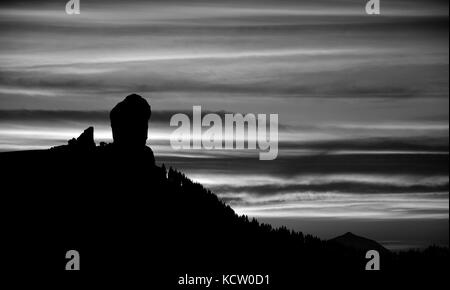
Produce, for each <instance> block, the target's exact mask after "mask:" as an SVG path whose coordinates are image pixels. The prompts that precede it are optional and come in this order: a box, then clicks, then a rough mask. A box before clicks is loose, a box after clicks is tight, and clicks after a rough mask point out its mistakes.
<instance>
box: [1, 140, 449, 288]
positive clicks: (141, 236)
mask: <svg viewBox="0 0 450 290" xmlns="http://www.w3.org/2000/svg"><path fill="white" fill-rule="evenodd" d="M145 156H146V154H145V153H142V154H137V155H132V154H131V155H123V154H122V153H119V152H115V151H114V149H113V148H108V146H104V147H96V148H93V149H92V150H87V151H83V150H81V151H78V150H77V149H75V148H70V147H67V148H57V149H53V150H48V151H31V152H20V153H19V152H18V153H3V154H0V162H1V164H2V172H1V176H2V180H3V181H2V207H3V208H4V211H3V213H4V217H3V224H4V226H5V227H4V230H3V239H4V240H6V244H7V245H8V246H7V256H8V257H9V258H10V259H9V260H8V262H9V264H8V265H7V266H8V270H9V271H17V272H22V273H23V272H24V271H25V272H44V273H51V272H58V273H60V274H63V273H64V271H65V270H64V269H65V265H66V262H67V260H66V258H65V253H66V252H67V251H68V250H71V249H76V250H78V251H79V253H80V264H81V265H80V266H81V269H82V271H81V272H80V273H83V274H86V275H94V276H95V277H97V275H100V274H101V273H103V274H108V275H107V276H108V277H111V278H112V277H116V278H118V277H124V276H127V275H131V276H132V277H140V278H143V279H149V280H148V281H152V283H156V281H158V282H159V283H161V284H172V285H173V286H176V283H177V281H178V280H177V277H178V276H182V275H184V274H186V273H189V274H195V273H205V274H207V273H218V274H221V273H238V274H247V273H249V274H251V273H254V274H264V275H271V280H272V281H271V282H272V283H296V282H299V281H298V280H297V279H300V278H301V277H305V276H306V277H305V278H307V277H310V275H316V274H318V273H322V274H324V273H345V274H346V275H350V276H352V275H367V273H365V271H364V268H365V264H366V262H367V260H366V259H365V250H367V249H361V248H360V249H357V248H350V247H345V246H342V245H341V244H338V243H333V241H328V242H327V241H322V240H319V239H318V238H315V237H312V236H309V235H304V234H302V233H294V232H290V231H288V230H286V229H273V228H272V227H270V226H268V225H264V224H259V223H258V222H257V221H255V220H249V219H248V218H246V217H244V216H237V215H236V214H235V213H234V211H233V210H232V209H231V208H230V207H229V206H227V205H225V204H224V203H222V202H221V201H220V200H219V199H218V198H217V197H216V196H215V195H214V194H213V193H211V192H209V191H208V190H206V189H204V188H203V187H202V186H201V185H200V184H195V183H193V182H191V181H190V180H189V179H188V178H186V177H185V176H184V175H183V174H181V173H179V172H177V171H174V170H171V169H170V170H169V171H168V172H167V171H166V170H165V169H164V168H161V167H158V166H155V165H154V164H152V162H153V161H152V160H148V159H146V158H145ZM152 157H153V156H152V155H149V156H147V158H150V159H151V158H152ZM373 247H376V246H373ZM373 247H372V248H373ZM379 250H380V252H381V265H382V266H381V272H384V273H388V274H390V275H391V274H395V275H396V274H399V273H420V275H431V276H434V275H441V274H442V273H443V272H444V269H448V250H445V249H439V248H430V249H428V250H427V252H422V253H410V254H405V253H404V254H402V255H397V254H392V253H389V252H388V251H383V249H379ZM113 273H117V274H118V275H120V276H114V275H113ZM66 275H67V274H66ZM110 275H112V276H110ZM324 275H325V274H324ZM144 277H145V278H144ZM136 279H138V278H136ZM302 280H303V279H302Z"/></svg>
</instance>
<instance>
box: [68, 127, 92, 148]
mask: <svg viewBox="0 0 450 290" xmlns="http://www.w3.org/2000/svg"><path fill="white" fill-rule="evenodd" d="M68 145H69V147H72V148H75V149H76V150H81V151H92V150H94V149H95V146H96V145H95V142H94V127H89V128H87V129H86V130H84V132H83V133H81V135H80V136H79V137H78V138H77V139H75V138H72V139H71V140H69V142H68Z"/></svg>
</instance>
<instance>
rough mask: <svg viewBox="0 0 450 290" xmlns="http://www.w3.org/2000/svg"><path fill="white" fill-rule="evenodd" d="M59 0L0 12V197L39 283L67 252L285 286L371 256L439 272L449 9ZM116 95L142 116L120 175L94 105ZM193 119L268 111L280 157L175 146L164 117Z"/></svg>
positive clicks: (103, 117)
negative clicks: (264, 276) (34, 252)
mask: <svg viewBox="0 0 450 290" xmlns="http://www.w3.org/2000/svg"><path fill="white" fill-rule="evenodd" d="M66 2H67V1H56V0H55V1H51V0H47V1H2V2H1V3H0V24H1V25H0V152H1V153H0V166H1V173H2V175H1V176H0V178H1V180H2V181H1V184H2V186H3V188H2V189H0V192H1V195H3V196H2V198H4V199H5V204H7V206H8V207H9V209H14V210H12V212H11V213H9V212H7V213H8V215H9V217H8V219H7V224H8V229H10V230H11V231H13V232H14V233H15V235H16V237H18V238H19V240H20V242H18V241H16V240H15V239H12V240H11V241H13V244H16V245H20V246H18V249H19V250H17V251H18V252H16V254H17V255H19V256H20V257H22V258H21V259H26V253H19V252H21V250H20V249H23V248H29V247H30V245H32V244H33V241H35V239H36V243H35V246H33V247H36V248H40V247H43V249H46V250H42V251H41V252H40V255H41V256H42V257H45V254H44V253H49V256H48V257H50V258H48V259H47V262H48V263H46V266H48V267H49V269H53V267H56V268H58V266H55V265H59V263H60V262H55V261H59V259H61V260H62V263H64V256H62V257H60V253H62V252H64V251H67V250H68V249H70V248H71V247H77V246H80V247H81V248H83V249H85V253H86V252H88V253H89V254H87V256H88V257H89V258H88V259H87V260H88V261H91V263H90V262H87V261H86V260H84V261H83V262H84V263H85V264H84V266H85V267H86V268H89V267H91V268H90V269H91V270H92V269H94V268H96V267H101V266H100V265H103V264H104V265H106V264H107V265H109V266H111V267H112V264H113V263H103V264H102V263H101V261H105V260H108V259H109V258H110V257H109V256H108V255H107V254H105V253H106V252H108V251H113V249H117V248H118V245H123V246H124V248H126V249H129V251H131V252H127V250H124V248H122V250H124V251H122V250H120V251H118V255H122V256H121V258H120V259H119V260H120V261H121V263H120V264H121V266H120V267H119V269H124V268H127V267H125V266H123V265H125V264H126V265H127V266H129V268H128V269H126V270H130V269H133V266H132V265H134V266H135V268H138V269H140V270H142V271H145V270H143V269H145V267H147V266H148V265H147V264H145V265H144V263H142V260H146V258H148V259H149V260H151V259H152V258H151V257H154V259H155V261H157V263H159V264H161V265H166V266H167V267H169V266H168V265H170V263H169V262H168V261H171V262H173V261H181V262H179V263H178V264H179V267H178V268H176V271H175V272H176V274H180V275H181V274H183V273H184V272H183V271H185V270H186V269H187V268H189V267H191V269H193V271H208V266H207V265H211V269H212V270H211V271H218V272H220V271H237V272H239V271H240V270H241V271H244V272H245V271H247V270H249V269H250V270H251V269H255V267H256V268H258V270H261V271H262V272H264V271H267V272H273V273H278V274H280V273H282V274H283V273H284V275H285V277H295V275H296V273H297V272H296V271H297V270H298V269H302V270H305V269H308V270H310V272H315V270H320V269H322V270H324V271H325V270H330V271H333V269H336V268H339V267H341V268H342V269H348V270H349V271H356V272H358V271H363V270H364V265H365V262H366V261H367V260H366V259H365V257H364V254H365V251H366V250H368V248H367V245H372V246H373V247H377V248H378V250H379V251H380V252H381V253H382V256H383V257H384V256H386V257H387V258H383V259H382V260H383V261H387V262H386V263H385V264H384V265H386V268H387V269H389V271H394V272H395V271H405V269H412V268H414V269H416V270H420V271H421V270H425V269H428V270H430V269H431V268H432V269H434V270H435V269H438V268H447V267H448V245H449V230H448V229H449V228H448V226H449V223H448V222H449V175H448V174H449V173H448V161H449V160H448V147H449V81H448V79H449V46H448V43H449V33H448V11H449V10H448V8H449V6H448V2H447V1H440V0H432V1H414V0H404V1H402V0H385V1H383V0H381V14H380V15H367V14H366V13H365V2H366V1H362V0H361V1H351V0H342V1H331V0H320V1H313V0H305V1H294V0H262V1H256V0H245V1H220V0H209V1H182V0H173V1H172V0H168V1H140V0H132V1H126V3H125V1H116V0H112V1H97V0H84V1H83V0H81V1H80V3H81V11H80V12H81V13H80V14H79V15H67V14H66V12H65V5H66ZM132 93H136V94H138V95H140V96H142V97H143V98H144V99H145V101H146V102H148V103H149V104H150V105H151V118H150V122H149V124H148V130H147V128H145V130H144V131H145V132H147V134H146V136H147V137H148V138H147V137H146V138H145V139H146V141H144V143H143V144H141V143H142V142H141V141H142V139H140V140H141V141H140V142H139V144H140V145H139V146H138V147H139V148H141V147H142V146H145V145H147V147H145V148H149V149H148V150H147V149H142V150H144V151H145V152H144V153H142V152H141V153H142V154H143V155H139V154H137V153H136V154H135V155H134V159H133V158H132V160H131V161H130V160H128V158H127V157H124V156H129V154H130V152H136V147H135V146H134V145H133V146H131V147H130V146H126V150H122V149H121V150H116V149H114V148H116V147H117V146H115V145H113V144H114V143H116V144H117V140H116V139H117V138H114V140H113V131H112V129H111V120H110V111H111V109H112V108H114V107H115V106H116V105H117V104H118V103H119V102H122V101H123V100H124V99H125V97H126V96H128V95H130V94H132ZM142 106H143V105H140V106H138V107H139V108H142ZM193 106H201V107H202V110H203V111H204V113H205V114H206V113H217V114H218V115H223V114H225V113H227V112H230V113H243V114H245V113H255V114H258V113H261V114H278V116H279V124H278V128H279V144H278V150H279V152H278V156H277V158H276V159H275V160H271V161H261V160H259V158H258V151H257V150H247V149H246V150H192V149H189V150H174V149H173V148H172V147H171V146H170V140H169V139H170V135H171V133H172V132H173V130H174V128H173V127H170V126H169V122H170V119H171V117H172V116H173V115H175V114H178V113H185V114H187V115H189V116H190V115H192V108H193ZM144 107H145V105H144ZM138 115H139V114H137V113H136V115H135V114H134V113H132V114H130V115H129V118H134V117H136V116H138ZM123 119H124V120H128V119H127V117H123ZM147 121H148V120H147ZM126 122H127V121H125V123H126ZM127 124H128V123H127ZM140 124H142V122H141V123H140ZM90 127H93V128H90ZM125 127H126V128H127V130H125V131H121V132H129V131H130V130H131V131H132V132H131V133H124V134H125V136H127V138H122V139H121V140H129V138H128V137H129V136H136V135H135V133H136V132H141V133H136V134H138V135H139V134H143V133H142V132H143V130H142V128H141V127H139V128H136V127H135V126H128V125H127V126H125ZM87 128H90V129H87ZM86 129H87V130H86ZM85 130H86V131H85ZM135 131H136V132H135ZM82 132H84V133H83V135H82V136H81V137H80V138H78V140H77V139H76V138H77V137H78V136H79V135H80V134H81V133H82ZM115 137H116V136H115ZM200 137H201V136H192V139H196V138H200ZM72 138H75V139H72ZM141 138H143V137H141ZM225 138H232V137H230V136H225ZM71 139H72V140H71ZM131 139H133V138H131ZM69 140H71V141H69ZM68 141H69V142H68ZM119 143H120V141H119ZM141 145H142V146H141ZM50 148H52V149H50ZM150 148H151V149H150ZM139 150H141V149H139ZM139 150H137V151H139ZM19 151H21V152H19ZM22 151H23V152H22ZM163 164H164V166H165V168H166V169H163V168H162V165H163ZM169 168H172V169H171V170H169ZM7 201H9V202H10V204H9V205H8V203H7ZM62 205H65V206H62ZM253 218H256V220H255V221H253V222H252V219H253ZM71 229H75V230H73V231H72V230H71ZM291 230H292V231H294V233H291V232H290V231H291ZM73 233H76V234H75V235H72V234H73ZM346 233H347V234H346ZM91 237H95V239H93V238H91ZM188 237H189V238H188ZM72 238H73V239H72ZM180 239H181V240H183V241H184V242H185V243H184V244H183V243H182V244H180V245H179V248H177V249H174V247H173V245H174V244H173V243H170V242H169V243H168V242H167V241H174V240H177V241H179V240H180ZM50 240H51V241H52V242H51V243H50V242H49V241H50ZM200 241H205V242H204V243H200ZM375 241H376V242H375ZM91 242H92V243H94V244H92V243H91ZM146 242H148V243H154V244H153V246H151V247H150V248H148V249H147V250H146V251H145V253H143V251H142V249H143V248H146V245H147V244H146ZM198 243H200V244H198ZM213 244H214V245H216V246H214V247H213V246H212V245H213ZM168 245H170V249H169V246H168ZM349 245H352V246H351V247H349ZM355 245H357V246H355ZM430 246H432V247H431V248H430ZM158 247H160V248H158ZM119 248H120V247H119ZM101 249H103V250H101ZM157 249H162V250H161V251H159V252H158V250H157ZM201 249H203V250H204V252H202V250H201ZM349 249H350V250H349ZM413 249H418V250H417V251H416V250H414V251H412V250H413ZM152 250H153V252H152ZM81 251H82V250H81ZM114 251H115V250H114ZM199 251H200V252H202V253H200V254H198V253H199ZM399 251H401V252H400V253H399ZM408 251H409V252H408ZM99 252H102V253H103V254H100V253H99ZM154 252H158V255H156V256H151V254H152V253H154ZM168 252H170V254H168ZM130 253H131V254H130ZM211 253H212V254H211ZM217 253H222V254H221V255H220V258H217ZM231 253H234V255H231ZM141 254H142V255H143V256H139V255H141ZM23 255H25V256H23ZM165 255H167V256H165ZM246 255H248V256H247V258H246V259H244V260H245V261H247V262H246V263H244V262H242V263H240V262H239V263H234V262H235V261H236V259H238V258H237V257H240V258H242V257H245V256H246ZM130 257H133V258H132V259H131V258H130ZM164 257H166V259H165V258H164ZM180 257H182V258H180ZM288 257H289V258H288ZM330 257H331V258H330ZM295 258H297V259H298V260H302V262H299V264H298V269H297V268H296V269H297V270H295V269H293V268H292V267H288V266H287V265H288V264H289V263H290V262H292V260H293V259H295ZM21 259H18V261H22V260H21ZM85 259H86V258H85ZM89 259H90V260H89ZM217 259H219V260H217ZM222 260H223V263H219V262H218V261H222ZM238 260H239V261H241V260H242V259H238ZM343 260H344V261H345V262H343ZM194 261H195V262H194ZM264 261H266V263H265V262H264ZM267 261H269V262H267ZM288 261H290V262H288ZM324 261H328V262H326V263H325V262H324ZM444 261H445V262H444ZM172 264H173V263H172ZM237 264H240V265H241V266H242V268H240V266H239V267H238V266H236V265H237ZM281 264H283V265H284V266H283V267H281V266H279V265H281ZM324 264H327V265H324ZM20 265H22V263H19V264H17V265H16V266H17V267H18V268H19V269H20ZM220 265H222V266H220ZM274 265H277V267H275V266H274ZM339 265H341V266H339ZM431 265H434V267H431ZM162 267H163V269H166V268H164V266H162ZM430 267H431V268H430ZM113 268H114V267H113ZM169 268H170V267H169ZM136 271H138V270H136ZM178 271H179V272H180V273H178ZM291 271H292V273H291ZM138 272H139V271H138ZM175 272H173V273H175ZM182 272H183V273H182ZM288 272H289V273H290V274H292V275H290V274H289V275H288V274H286V273H288ZM162 273H165V274H167V273H169V274H168V275H172V274H170V273H172V272H171V271H170V270H167V271H164V270H163V271H162ZM171 279H172V278H170V277H169V278H167V281H169V280H170V281H172V280H171ZM174 281H176V280H174Z"/></svg>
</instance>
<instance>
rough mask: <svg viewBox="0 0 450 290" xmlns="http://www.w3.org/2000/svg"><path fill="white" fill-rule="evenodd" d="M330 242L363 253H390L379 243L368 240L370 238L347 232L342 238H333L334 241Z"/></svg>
mask: <svg viewBox="0 0 450 290" xmlns="http://www.w3.org/2000/svg"><path fill="white" fill-rule="evenodd" d="M329 242H332V243H336V244H338V245H341V246H344V247H347V248H352V249H356V250H361V251H368V250H377V251H379V252H384V253H387V252H389V250H388V249H386V248H385V247H383V246H382V245H381V244H379V243H378V242H376V241H374V240H371V239H368V238H364V237H361V236H358V235H355V234H354V233H352V232H347V233H345V234H343V235H341V236H338V237H336V238H333V239H331V240H329Z"/></svg>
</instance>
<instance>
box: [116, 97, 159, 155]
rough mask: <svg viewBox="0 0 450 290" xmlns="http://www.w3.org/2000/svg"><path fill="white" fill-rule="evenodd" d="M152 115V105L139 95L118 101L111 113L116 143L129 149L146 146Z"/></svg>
mask: <svg viewBox="0 0 450 290" xmlns="http://www.w3.org/2000/svg"><path fill="white" fill-rule="evenodd" d="M150 116H151V108H150V105H149V104H148V103H147V101H146V100H145V99H144V98H142V97H141V96H139V95H136V94H132V95H129V96H128V97H126V98H125V100H123V101H122V102H120V103H118V104H117V105H116V106H115V107H114V108H113V109H112V110H111V114H110V119H111V127H112V133H113V139H114V145H116V146H118V147H125V148H126V149H127V150H129V149H133V150H134V149H137V148H142V147H144V146H145V143H146V141H147V131H148V121H149V120H150Z"/></svg>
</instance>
